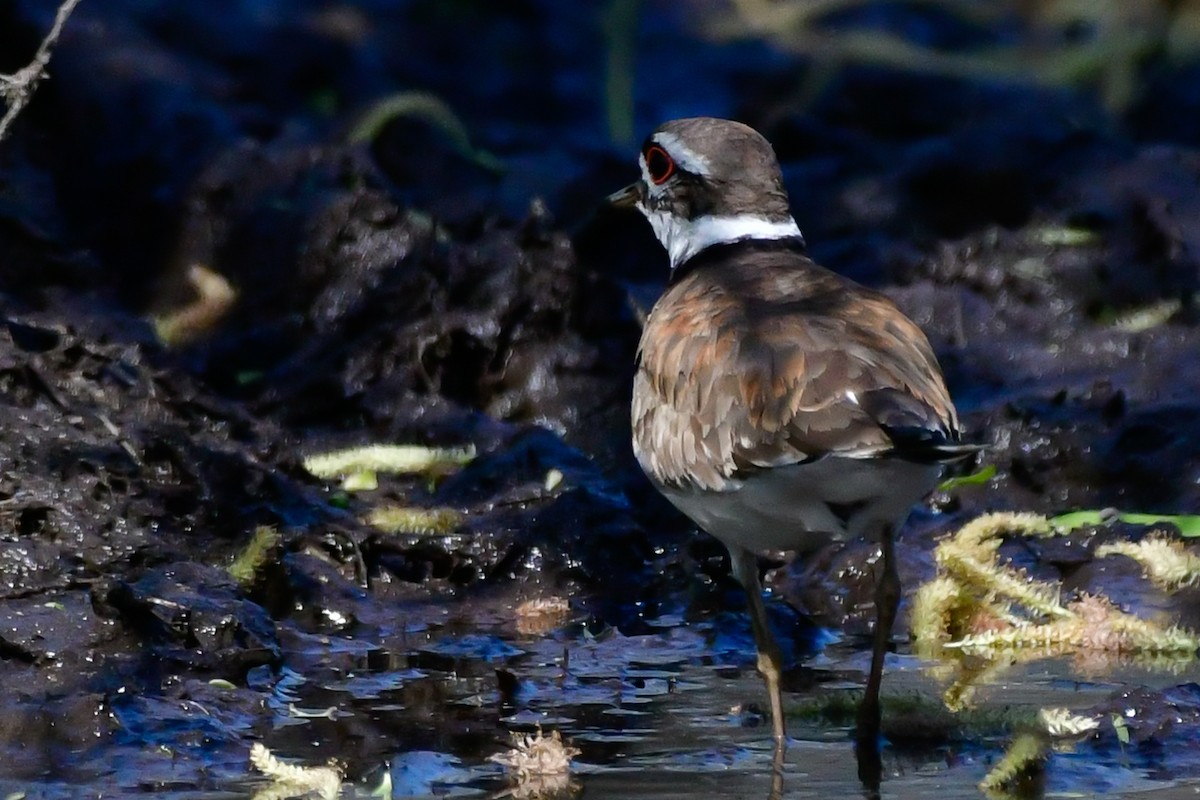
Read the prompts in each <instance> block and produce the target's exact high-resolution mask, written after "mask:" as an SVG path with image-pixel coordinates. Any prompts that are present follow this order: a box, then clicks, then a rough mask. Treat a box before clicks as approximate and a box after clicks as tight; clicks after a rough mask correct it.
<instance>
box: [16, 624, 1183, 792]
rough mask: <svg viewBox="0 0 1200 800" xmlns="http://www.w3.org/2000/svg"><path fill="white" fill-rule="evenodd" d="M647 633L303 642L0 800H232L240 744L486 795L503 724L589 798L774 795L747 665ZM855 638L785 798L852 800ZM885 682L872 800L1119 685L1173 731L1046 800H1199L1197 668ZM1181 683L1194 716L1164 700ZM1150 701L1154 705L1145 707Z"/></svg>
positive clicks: (1113, 758) (1066, 773) (830, 663)
mask: <svg viewBox="0 0 1200 800" xmlns="http://www.w3.org/2000/svg"><path fill="white" fill-rule="evenodd" d="M661 624H662V626H663V627H661V628H660V629H659V630H658V632H656V633H653V634H649V635H644V636H633V637H624V636H622V635H620V634H619V633H617V632H615V631H612V630H608V631H605V632H604V633H602V634H600V635H598V636H593V635H591V634H589V633H588V632H587V631H586V630H585V629H584V628H583V627H582V626H579V625H576V626H568V627H567V628H565V629H560V630H558V631H556V632H553V633H551V634H549V635H548V636H546V637H536V636H524V635H520V634H514V633H512V632H511V629H510V628H509V627H508V626H507V625H504V624H496V625H494V626H491V627H488V628H481V629H470V630H464V629H462V628H461V627H459V626H455V630H454V632H453V633H450V632H448V629H447V628H443V627H441V626H438V625H432V626H426V625H424V624H420V625H410V627H411V628H416V629H417V630H409V631H406V632H404V636H405V637H406V638H407V644H408V647H407V648H405V649H404V650H403V651H399V650H397V651H392V652H385V651H382V650H379V649H377V648H375V647H374V646H372V645H368V644H366V643H363V642H356V641H355V640H353V639H349V638H336V637H311V638H305V639H302V640H298V641H295V642H292V643H291V647H292V648H293V649H292V650H291V651H290V652H288V653H287V654H286V655H285V661H286V663H289V664H291V665H293V667H292V668H288V669H284V670H282V671H278V672H273V671H271V670H270V669H269V668H266V667H261V668H257V669H255V670H252V671H251V673H250V675H249V678H248V681H247V683H248V685H247V686H245V687H235V688H232V689H230V688H227V687H225V688H223V687H221V686H213V685H210V684H207V683H203V682H195V685H191V686H189V687H188V690H187V692H185V695H186V697H187V698H188V699H185V700H180V699H179V697H178V696H172V697H171V698H170V699H167V698H166V697H162V698H148V697H141V698H129V699H128V700H127V701H124V702H121V701H120V700H119V699H118V700H114V702H113V703H112V707H111V709H110V710H109V711H108V712H107V713H111V714H112V715H114V716H115V717H116V718H117V720H118V721H119V723H120V729H121V731H122V733H121V734H120V735H119V736H117V737H115V738H112V739H110V740H107V741H105V742H102V743H98V745H97V746H96V747H94V748H89V749H85V750H81V751H77V752H75V753H71V752H67V751H64V752H62V753H60V754H57V756H50V757H47V761H46V766H45V768H44V769H43V770H41V771H40V774H37V775H34V774H30V773H29V772H26V771H24V770H22V769H21V763H20V761H19V760H12V759H9V758H6V759H5V761H4V763H5V765H6V766H0V775H2V776H3V780H0V796H3V797H28V798H59V797H79V796H96V797H99V796H104V797H114V796H125V795H129V794H134V793H139V794H140V793H146V792H149V793H153V794H156V795H160V796H164V797H235V796H246V794H247V793H248V792H251V791H253V790H255V789H257V788H261V787H262V786H263V785H264V784H263V783H262V781H261V779H260V778H256V777H255V776H253V775H251V770H250V769H249V767H248V764H247V761H246V753H245V752H244V751H243V750H242V746H239V745H236V744H235V743H236V741H237V740H238V738H239V737H244V736H245V735H246V734H247V732H249V731H256V732H258V733H259V734H261V736H262V737H263V740H264V741H265V743H266V744H267V745H268V746H269V747H271V748H272V750H273V751H274V752H275V753H276V754H277V755H278V756H280V757H282V758H285V759H287V760H295V761H297V762H300V763H305V764H309V765H320V764H323V763H325V761H326V760H327V759H329V758H332V757H336V758H338V759H340V760H341V761H343V762H344V763H345V765H346V769H347V775H348V777H347V781H346V784H345V785H344V786H343V794H342V796H343V797H353V796H358V795H361V794H365V793H367V792H369V791H371V790H372V789H373V788H376V789H377V788H378V786H379V783H380V781H381V779H382V776H383V774H384V770H385V769H390V777H391V782H392V792H391V796H393V797H433V796H438V797H441V796H487V795H491V794H493V793H495V792H498V791H502V790H504V789H505V788H506V787H508V785H509V780H508V777H507V776H506V774H505V773H504V770H503V769H502V768H501V767H500V766H499V765H497V764H494V763H491V762H489V761H488V760H487V757H488V756H489V755H491V754H493V753H496V752H498V751H500V750H501V749H503V747H504V746H505V743H506V742H505V739H506V735H505V732H506V731H523V732H528V731H533V730H535V729H536V728H537V727H538V726H539V725H540V726H541V727H542V728H543V729H544V730H547V731H549V730H552V729H558V730H560V731H561V732H562V733H563V734H564V736H566V737H567V738H568V739H570V740H571V741H572V742H573V743H574V744H575V745H576V746H578V747H579V748H580V749H581V750H582V754H581V755H580V756H579V757H578V758H577V759H576V761H575V766H576V774H575V779H576V780H577V782H578V785H580V786H582V788H583V789H584V790H585V792H586V796H587V797H654V798H683V797H689V798H693V797H696V796H704V797H727V798H734V797H767V796H768V795H769V793H770V791H771V788H772V786H771V769H770V765H771V756H772V747H771V739H770V732H769V725H768V724H767V722H766V720H765V719H764V718H763V717H762V715H761V713H760V712H759V711H758V710H757V709H758V708H759V704H760V703H762V702H763V701H764V700H765V693H764V690H763V687H762V684H761V682H760V680H759V678H758V676H757V675H756V674H755V673H754V671H753V669H752V667H751V666H750V653H749V652H745V651H735V652H726V653H723V654H721V655H719V656H718V655H716V654H714V651H713V647H712V642H713V635H712V634H713V630H712V627H711V625H709V624H708V623H706V622H698V623H693V624H691V625H683V624H681V623H680V622H679V621H678V620H675V619H671V620H664V621H663V622H662V623H661ZM398 633H399V632H398ZM859 645H860V643H859V642H852V641H833V642H831V643H830V644H829V645H828V646H826V647H825V648H824V649H823V651H822V652H820V653H818V654H817V655H816V656H815V657H813V658H810V659H808V661H807V662H806V663H805V664H804V665H803V666H802V667H800V668H798V669H796V670H793V672H792V673H791V676H790V677H791V678H792V679H793V682H794V683H795V684H799V685H802V686H803V687H805V688H803V689H800V690H796V691H792V692H790V693H789V694H788V695H787V696H786V698H785V700H786V706H787V708H788V713H789V717H790V719H789V733H790V734H791V736H792V742H791V744H790V746H789V748H788V752H787V759H786V764H785V771H784V783H783V796H784V797H796V798H799V797H858V796H862V794H863V790H862V787H861V785H860V783H859V780H858V777H857V772H856V769H857V767H856V762H855V759H854V749H853V745H852V738H853V737H852V724H853V711H852V709H853V700H854V697H855V694H854V693H855V692H856V691H859V690H861V681H862V679H863V674H862V671H863V669H864V668H865V667H866V664H867V660H868V653H867V652H865V651H864V650H863V649H862V648H861V647H860V646H859ZM564 654H566V655H564ZM887 668H888V670H887V675H886V677H885V684H884V693H885V701H884V724H883V728H884V735H885V737H886V738H887V739H888V745H887V747H886V749H885V751H884V755H883V765H884V778H883V795H884V796H885V797H908V796H913V797H916V796H930V795H932V794H934V793H936V794H937V795H939V796H941V797H944V798H955V797H978V796H980V791H979V789H978V788H977V786H978V784H979V782H980V780H981V779H982V778H983V777H984V775H985V774H986V773H987V771H988V770H989V769H990V767H991V766H992V765H993V764H994V762H995V761H996V760H997V759H998V758H999V757H1000V756H1001V755H1002V753H1003V751H1004V748H1005V747H1006V745H1007V744H1008V742H1009V741H1010V740H1011V738H1012V733H1013V730H1014V729H1017V728H1020V727H1021V726H1022V725H1024V724H1026V723H1027V722H1028V721H1029V720H1032V719H1033V717H1034V715H1035V714H1036V712H1037V709H1039V708H1041V707H1049V706H1066V707H1069V708H1072V709H1079V710H1082V711H1084V712H1089V710H1090V713H1093V714H1104V713H1106V712H1103V711H1097V710H1096V709H1103V708H1106V707H1107V706H1105V704H1106V703H1108V704H1111V703H1112V698H1113V697H1114V693H1116V692H1121V691H1129V690H1137V691H1139V692H1141V695H1139V697H1140V698H1141V699H1140V700H1137V701H1132V700H1131V701H1130V708H1129V712H1128V713H1129V724H1130V726H1131V727H1130V730H1131V731H1134V732H1136V731H1137V724H1138V722H1139V719H1144V718H1146V717H1149V716H1154V717H1156V718H1158V717H1161V716H1162V715H1163V713H1164V708H1165V713H1166V714H1167V715H1168V716H1169V715H1171V714H1174V717H1175V718H1174V720H1168V724H1167V727H1166V728H1163V727H1161V725H1162V723H1161V720H1160V721H1159V722H1156V723H1155V724H1156V725H1159V726H1160V727H1159V728H1158V729H1157V733H1156V734H1155V736H1153V737H1150V739H1151V740H1155V739H1156V740H1157V743H1156V741H1140V740H1139V737H1138V736H1137V735H1135V736H1134V737H1133V740H1132V742H1131V743H1129V744H1128V745H1122V744H1121V743H1119V742H1117V739H1116V736H1115V733H1114V729H1113V728H1112V727H1111V724H1110V723H1109V722H1108V721H1107V720H1106V719H1104V720H1102V724H1101V728H1100V730H1099V731H1098V732H1097V733H1096V734H1095V735H1094V736H1093V737H1088V738H1085V739H1084V740H1083V741H1081V742H1079V743H1077V744H1075V745H1074V746H1066V747H1063V748H1062V749H1061V750H1056V751H1055V752H1054V753H1052V754H1051V756H1050V757H1049V760H1048V763H1047V767H1046V771H1045V780H1044V790H1045V793H1046V796H1079V795H1081V794H1082V795H1092V794H1108V795H1112V796H1117V795H1123V794H1126V793H1130V792H1149V793H1150V794H1151V795H1152V796H1163V797H1165V796H1174V795H1175V794H1176V793H1186V794H1189V795H1190V794H1192V792H1193V791H1194V790H1200V782H1198V781H1197V777H1200V757H1198V753H1200V750H1197V748H1196V747H1195V746H1194V745H1193V746H1191V747H1188V746H1186V744H1184V745H1181V744H1180V742H1181V741H1182V742H1185V743H1186V742H1187V741H1192V742H1194V741H1195V738H1196V737H1195V731H1196V727H1195V722H1194V720H1193V719H1192V716H1193V713H1194V711H1195V705H1194V704H1193V705H1191V706H1190V707H1189V706H1188V702H1194V700H1195V698H1194V697H1193V695H1194V693H1195V687H1194V686H1189V684H1192V683H1193V682H1195V681H1196V680H1197V679H1198V678H1200V667H1197V666H1196V665H1192V666H1190V667H1185V668H1182V669H1181V668H1179V667H1176V668H1174V669H1173V670H1161V669H1160V670H1155V669H1148V668H1143V667H1138V666H1136V665H1130V664H1124V665H1122V664H1116V665H1109V666H1108V667H1107V668H1106V670H1107V673H1106V674H1104V675H1097V674H1092V675H1089V676H1088V677H1087V678H1086V679H1084V678H1082V677H1080V665H1079V664H1077V663H1075V662H1073V661H1072V660H1071V659H1065V658H1055V659H1044V660H1040V661H1034V662H1031V663H1025V664H1017V665H1013V666H1012V667H1010V668H1007V669H1003V670H996V671H994V672H992V673H989V675H988V677H987V681H986V682H985V683H983V684H981V685H980V686H979V687H978V689H977V691H976V692H975V694H974V695H973V705H972V707H971V708H970V709H968V710H966V711H964V712H962V713H961V714H958V715H953V714H950V713H949V712H947V711H946V710H945V708H944V707H943V706H942V704H941V699H940V698H941V697H942V694H943V692H944V691H945V690H946V688H947V686H948V685H949V684H950V682H951V681H952V679H953V677H954V676H953V675H952V674H951V673H952V672H953V667H952V666H951V665H950V664H948V663H939V662H931V661H923V660H921V659H919V658H917V657H915V656H913V655H911V654H908V653H902V654H894V655H892V656H890V657H889V660H888V664H887ZM1175 687H1179V689H1178V691H1179V692H1182V693H1183V694H1182V695H1179V696H1182V697H1184V698H1185V700H1187V701H1188V702H1184V703H1182V704H1180V703H1177V702H1175V701H1176V700H1178V696H1177V697H1175V700H1172V699H1171V698H1172V695H1171V692H1173V691H1176V689H1175ZM1159 691H1162V692H1165V693H1166V694H1164V695H1161V696H1162V697H1164V698H1166V699H1164V700H1162V701H1161V704H1162V705H1163V706H1164V708H1146V707H1144V705H1139V704H1144V703H1145V702H1146V701H1145V698H1146V697H1158V696H1159V695H1155V694H1154V693H1155V692H1159ZM255 697H258V698H259V699H258V700H255V699H254V698H255ZM262 697H266V698H267V699H266V701H265V702H263V701H262V700H261V698H262ZM118 698H119V695H118ZM247 699H249V702H244V701H245V700H247ZM1156 702H1159V701H1156ZM1118 706H1119V704H1118ZM1134 706H1138V707H1136V708H1135V707H1134ZM1139 715H1140V717H1139ZM1172 725H1173V726H1174V727H1172ZM241 741H245V739H244V738H241ZM1114 742H1117V744H1116V746H1113V743H1114ZM22 773H23V774H22Z"/></svg>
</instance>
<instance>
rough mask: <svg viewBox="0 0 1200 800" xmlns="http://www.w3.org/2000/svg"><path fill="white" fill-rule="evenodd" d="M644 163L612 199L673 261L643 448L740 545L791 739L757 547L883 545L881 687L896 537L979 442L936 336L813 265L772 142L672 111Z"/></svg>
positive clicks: (653, 350) (648, 338)
mask: <svg viewBox="0 0 1200 800" xmlns="http://www.w3.org/2000/svg"><path fill="white" fill-rule="evenodd" d="M638 162H639V164H640V166H641V173H642V174H641V179H640V180H638V181H636V182H635V183H633V184H631V185H630V186H628V187H626V188H625V189H623V190H621V191H619V192H617V193H615V194H613V195H612V196H610V198H609V200H610V202H612V203H613V204H614V205H617V206H626V207H636V208H637V209H638V210H640V211H641V212H642V214H644V215H645V216H646V218H647V219H648V220H649V222H650V225H651V227H653V229H654V233H655V234H656V236H657V237H658V239H659V241H660V242H662V245H663V247H665V248H666V250H667V253H668V255H669V256H670V262H671V274H670V282H669V286H668V288H667V289H666V291H665V292H664V294H663V295H662V297H661V298H660V299H659V300H658V302H657V303H656V304H655V306H654V308H653V310H652V311H651V312H650V315H649V317H648V318H647V320H646V324H645V328H644V330H643V332H642V338H641V344H640V347H639V349H638V360H637V375H636V378H635V381H634V390H633V404H632V422H633V448H634V452H635V453H636V455H637V459H638V462H639V463H640V464H641V466H642V469H643V470H645V472H646V474H647V475H648V476H649V477H650V479H651V480H652V481H653V482H654V484H655V486H656V487H658V489H659V491H661V492H662V493H663V494H664V495H665V496H666V497H667V499H668V500H670V501H671V502H672V503H673V504H674V505H675V506H676V507H677V508H679V509H680V510H681V511H683V513H684V514H686V515H687V516H689V517H691V519H692V520H693V521H695V522H696V524H697V525H699V526H700V527H701V528H703V529H704V530H706V531H708V532H709V533H710V534H712V535H713V536H715V537H716V538H717V539H719V540H721V541H722V542H723V543H724V544H725V546H726V547H727V548H728V549H729V554H730V557H731V561H732V566H733V573H734V576H735V577H736V578H737V579H738V581H739V582H740V583H741V584H742V586H743V587H745V590H746V593H747V597H748V600H749V607H750V619H751V623H752V627H753V631H754V637H755V643H756V645H757V649H758V662H757V665H758V670H759V672H760V673H761V674H762V676H763V678H764V679H765V681H766V685H767V690H768V693H769V695H770V701H771V715H772V720H773V726H774V727H773V730H774V735H775V739H776V741H777V742H778V743H780V745H782V743H783V742H785V741H786V732H785V728H784V720H783V706H782V695H781V691H780V674H781V657H780V651H779V647H778V645H777V644H776V642H775V639H774V637H773V635H772V634H771V630H770V628H769V626H768V624H767V615H766V611H765V608H764V606H763V600H762V586H761V584H760V581H759V574H758V565H757V560H756V558H755V555H754V554H755V551H759V550H768V549H770V550H794V551H799V552H801V553H803V552H806V551H811V550H814V549H816V548H818V547H821V546H823V545H824V544H826V543H828V542H829V541H832V540H835V539H847V538H851V537H857V536H865V537H870V538H872V539H874V540H876V541H878V542H880V544H881V547H882V565H883V570H882V574H881V576H880V578H879V582H878V588H877V594H876V605H877V609H878V616H877V622H876V633H875V647H874V652H873V654H872V663H871V671H870V673H869V676H868V681H867V689H866V697H865V699H864V702H863V708H864V709H867V713H868V715H869V714H872V713H873V714H874V718H875V720H876V722H875V724H876V728H877V726H878V715H879V683H880V680H881V678H882V670H883V657H884V651H885V649H886V646H887V644H888V642H889V639H890V633H891V628H892V624H893V622H894V620H895V613H896V606H897V604H898V602H899V597H900V586H899V579H898V577H897V574H896V565H895V556H894V553H893V533H894V531H895V529H896V528H897V527H898V526H899V525H901V524H902V523H903V522H904V520H905V519H906V518H907V516H908V513H909V509H910V508H911V506H912V505H913V504H914V503H916V502H917V501H918V500H920V499H921V498H922V497H923V496H924V495H925V494H926V493H928V492H929V491H930V490H932V489H933V488H934V486H935V485H936V482H937V480H938V476H939V473H940V470H941V466H942V464H944V463H945V462H948V461H953V460H957V459H960V458H963V457H964V456H966V455H968V454H970V453H972V452H974V451H975V450H977V449H978V448H977V447H975V446H973V445H965V444H963V443H961V441H960V437H959V426H958V418H957V415H956V413H955V410H954V405H953V404H952V403H951V400H950V395H949V393H948V392H947V390H946V385H945V382H944V381H943V378H942V373H941V369H940V368H939V366H938V362H937V358H936V357H935V356H934V353H933V349H932V348H931V347H930V345H929V341H928V340H927V339H926V338H925V335H924V334H923V333H922V332H921V329H920V328H918V327H917V325H916V324H915V323H913V322H912V321H911V320H910V319H908V317H906V316H905V315H904V314H903V313H902V312H901V311H900V309H898V308H897V307H896V305H895V304H894V303H893V302H892V301H891V300H889V299H888V298H887V297H886V296H884V295H882V294H880V293H879V292H876V291H872V290H871V289H868V288H865V287H863V286H860V285H858V284H856V283H854V282H853V281H850V280H848V279H846V278H843V277H841V276H839V275H837V274H835V273H833V272H830V271H829V270H826V269H824V268H822V267H820V266H818V265H817V264H815V263H814V262H813V261H812V260H811V259H810V258H809V257H808V255H807V253H806V250H805V245H804V239H803V237H802V236H801V234H800V229H799V228H798V227H797V226H796V222H795V220H794V219H793V218H792V214H791V211H790V209H789V207H788V198H787V193H786V191H785V190H784V187H783V180H782V175H781V173H780V169H779V163H778V161H777V159H776V157H775V152H774V150H773V149H772V148H771V145H770V144H769V143H768V142H767V140H766V139H764V138H763V137H762V136H761V135H760V134H759V133H758V132H756V131H755V130H754V129H752V128H750V127H747V126H746V125H742V124H740V123H737V122H732V121H729V120H722V119H711V118H695V119H679V120H674V121H672V122H668V123H666V124H664V125H663V126H662V127H660V128H659V129H658V130H656V131H655V132H654V133H652V134H651V135H650V137H649V138H648V139H646V141H645V144H644V145H643V146H642V151H641V155H640V157H639V159H638Z"/></svg>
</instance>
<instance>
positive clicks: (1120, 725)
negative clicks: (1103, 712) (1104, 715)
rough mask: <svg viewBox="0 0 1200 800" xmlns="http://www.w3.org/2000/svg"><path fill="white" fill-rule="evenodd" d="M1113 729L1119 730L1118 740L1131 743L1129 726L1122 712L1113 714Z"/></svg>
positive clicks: (1122, 742)
mask: <svg viewBox="0 0 1200 800" xmlns="http://www.w3.org/2000/svg"><path fill="white" fill-rule="evenodd" d="M1112 726H1113V730H1114V731H1116V732H1117V741H1119V742H1120V743H1121V744H1129V726H1128V725H1126V724H1125V718H1124V717H1122V716H1121V715H1120V714H1113V715H1112Z"/></svg>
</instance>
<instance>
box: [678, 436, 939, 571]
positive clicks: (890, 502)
mask: <svg viewBox="0 0 1200 800" xmlns="http://www.w3.org/2000/svg"><path fill="white" fill-rule="evenodd" d="M940 473H941V469H940V467H938V466H937V465H924V464H913V463H911V462H906V461H901V460H899V459H887V458H868V459H858V458H838V457H833V456H830V457H826V458H822V459H819V460H817V461H812V462H809V463H805V464H794V465H792V466H788V467H776V468H774V469H769V470H766V471H765V472H761V473H757V474H755V475H752V476H751V477H750V478H749V479H747V480H746V481H745V482H743V483H741V484H740V485H738V486H736V487H731V488H730V489H729V490H727V491H720V492H716V491H681V490H678V489H672V488H669V487H662V492H663V494H664V495H665V496H666V498H667V499H668V500H670V501H671V502H672V503H673V504H674V505H675V507H676V508H678V509H679V510H680V511H682V512H683V513H684V514H686V515H688V516H689V517H691V518H692V520H693V521H694V522H695V523H696V524H697V525H699V526H700V527H701V528H703V529H704V530H706V531H708V532H709V533H711V534H712V535H713V536H715V537H717V538H718V539H720V540H721V541H722V542H724V543H725V544H726V545H733V546H736V547H743V548H746V549H747V550H755V551H758V550H796V551H800V552H802V553H803V552H811V551H812V550H816V549H818V548H820V547H823V546H825V545H826V544H828V543H829V542H831V541H833V540H837V539H847V538H854V537H858V536H867V537H877V536H878V535H879V532H880V531H881V530H882V529H883V526H885V525H895V526H899V525H901V524H902V523H903V522H904V520H905V519H907V518H908V513H909V510H910V509H911V508H912V506H913V504H914V503H916V502H917V501H918V500H920V499H921V498H922V497H924V496H925V495H926V494H928V493H929V492H930V491H931V490H932V489H933V488H934V486H936V485H937V480H938V476H939V474H940ZM864 501H865V505H864V508H863V509H862V510H861V511H860V512H858V513H856V514H855V515H853V516H852V517H851V518H850V520H849V524H845V523H843V521H842V520H841V519H840V518H839V517H838V516H836V515H835V514H834V513H833V512H832V511H831V510H830V508H829V507H828V506H827V505H826V503H827V502H831V503H835V504H839V505H845V504H852V503H861V502H864Z"/></svg>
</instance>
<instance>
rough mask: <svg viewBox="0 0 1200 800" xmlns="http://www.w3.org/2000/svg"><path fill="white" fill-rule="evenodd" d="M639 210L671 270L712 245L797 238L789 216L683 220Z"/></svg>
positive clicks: (672, 215)
mask: <svg viewBox="0 0 1200 800" xmlns="http://www.w3.org/2000/svg"><path fill="white" fill-rule="evenodd" d="M639 208H640V209H641V211H642V213H643V214H645V215H646V219H648V220H649V221H650V227H651V228H653V229H654V235H655V236H657V237H658V240H659V241H660V242H662V246H663V247H665V248H666V250H667V254H668V255H669V256H670V257H671V269H675V268H676V267H678V266H679V265H680V264H682V263H683V262H685V261H687V260H688V259H689V258H691V257H692V256H694V255H696V254H697V253H699V252H700V251H701V250H703V249H704V248H706V247H711V246H712V245H714V244H728V243H730V242H740V241H743V240H745V239H790V238H793V237H799V236H800V227H799V226H798V225H797V224H796V221H795V220H794V219H792V218H791V217H788V218H787V219H786V220H784V221H777V222H772V221H771V220H768V219H765V218H763V217H759V216H755V215H753V214H740V215H737V216H733V217H707V216H706V217H697V218H696V219H683V218H682V217H678V216H675V215H674V214H669V213H667V212H666V211H652V210H649V209H648V208H647V207H646V206H645V205H639Z"/></svg>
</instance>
